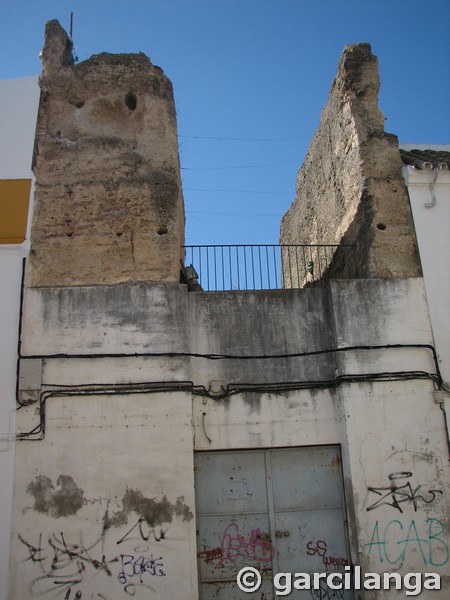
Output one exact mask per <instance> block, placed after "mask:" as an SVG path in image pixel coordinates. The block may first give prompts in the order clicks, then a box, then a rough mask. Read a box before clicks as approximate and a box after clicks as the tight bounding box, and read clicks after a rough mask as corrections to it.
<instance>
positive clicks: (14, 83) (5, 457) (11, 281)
mask: <svg viewBox="0 0 450 600" xmlns="http://www.w3.org/2000/svg"><path fill="white" fill-rule="evenodd" d="M38 98H39V88H38V84H37V77H23V78H20V79H8V80H3V81H0V114H1V115H2V118H1V119H0V140H1V141H2V143H1V144H0V179H34V178H33V173H32V171H31V158H32V152H33V141H34V131H35V126H36V114H37V105H38ZM12 139H13V140H14V144H10V143H9V141H10V140H12ZM5 141H6V142H8V143H5ZM30 202H31V203H32V194H31V198H30ZM30 212H31V211H30ZM27 246H28V240H26V241H25V242H24V243H23V244H14V245H13V244H0V278H1V282H2V293H1V310H0V331H1V335H0V356H1V360H0V381H1V382H2V385H1V389H0V423H1V425H0V480H1V485H0V506H1V507H2V509H1V511H0V599H1V600H6V597H7V594H8V573H9V545H10V531H11V506H12V493H13V469H14V423H15V409H16V402H15V394H16V366H17V343H18V329H19V305H20V283H21V278H22V259H23V257H24V256H25V255H26V253H27Z"/></svg>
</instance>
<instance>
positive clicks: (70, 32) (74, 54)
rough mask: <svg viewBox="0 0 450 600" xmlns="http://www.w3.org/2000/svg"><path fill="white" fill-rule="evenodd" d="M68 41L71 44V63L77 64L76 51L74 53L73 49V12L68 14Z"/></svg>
mask: <svg viewBox="0 0 450 600" xmlns="http://www.w3.org/2000/svg"><path fill="white" fill-rule="evenodd" d="M69 39H70V41H71V42H72V58H73V62H74V63H77V62H78V56H77V54H76V51H75V49H74V47H73V12H71V13H70V26H69Z"/></svg>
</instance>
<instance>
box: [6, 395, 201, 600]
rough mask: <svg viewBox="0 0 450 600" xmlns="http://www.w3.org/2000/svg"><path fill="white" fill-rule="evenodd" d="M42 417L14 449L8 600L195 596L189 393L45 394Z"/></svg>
mask: <svg viewBox="0 0 450 600" xmlns="http://www.w3.org/2000/svg"><path fill="white" fill-rule="evenodd" d="M26 410H27V409H25V411H26ZM30 410H31V412H33V411H34V407H31V409H30ZM46 420H47V430H46V436H45V439H44V440H43V441H40V442H22V443H20V444H18V446H17V461H18V463H19V464H21V465H23V466H22V468H21V469H18V470H17V477H16V497H15V526H14V538H13V554H12V570H11V573H12V582H13V583H12V586H11V595H10V598H11V599H14V600H29V599H30V598H32V597H36V596H38V597H44V598H70V599H71V600H72V599H74V598H78V597H82V598H85V597H86V598H94V597H95V598H103V599H108V600H111V599H113V598H128V597H129V596H133V597H134V598H136V600H139V599H141V600H146V599H148V598H149V597H159V598H167V599H174V600H175V599H177V598H180V597H183V598H186V599H187V598H190V599H192V600H193V599H194V598H196V597H197V580H196V569H197V567H196V546H195V544H196V537H195V514H194V506H195V502H194V481H193V479H194V467H193V444H192V427H191V398H190V395H189V394H184V393H170V394H135V395H124V396H118V395H116V396H112V395H110V396H92V395H91V396H86V397H80V396H72V397H54V398H52V399H51V400H48V401H47V406H46ZM61 476H62V477H61ZM64 476H66V479H65V480H64ZM68 478H70V480H69V479H68ZM39 482H40V488H39V485H38V483H39ZM67 482H68V483H67ZM33 486H34V487H33ZM45 486H46V487H45ZM77 593H78V595H77ZM80 594H81V596H80Z"/></svg>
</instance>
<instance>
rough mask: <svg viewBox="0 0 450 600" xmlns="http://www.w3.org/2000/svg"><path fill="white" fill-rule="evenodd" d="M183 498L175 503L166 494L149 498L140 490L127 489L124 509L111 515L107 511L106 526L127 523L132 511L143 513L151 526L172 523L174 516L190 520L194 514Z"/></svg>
mask: <svg viewBox="0 0 450 600" xmlns="http://www.w3.org/2000/svg"><path fill="white" fill-rule="evenodd" d="M183 500H184V497H183V496H180V497H179V498H177V499H176V502H175V503H173V502H170V501H169V500H168V498H167V496H165V495H164V496H163V497H162V498H161V500H157V499H156V498H147V497H146V496H144V494H143V493H142V492H141V491H140V490H134V489H127V491H126V492H125V494H124V496H123V498H122V510H119V511H116V512H113V513H112V514H111V515H109V512H108V511H106V514H105V516H104V526H105V528H109V527H111V526H113V527H120V526H121V525H126V524H127V523H128V517H129V516H130V514H131V513H132V512H135V513H138V514H139V515H141V516H142V517H143V518H144V519H145V521H146V522H147V523H148V524H149V525H150V527H155V526H157V525H162V524H163V523H171V522H172V520H173V517H174V516H177V517H181V518H182V519H183V521H190V520H191V519H193V517H194V515H193V513H192V511H191V509H190V508H189V506H188V505H187V504H185V503H184V502H183Z"/></svg>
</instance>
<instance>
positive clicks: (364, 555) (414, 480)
mask: <svg viewBox="0 0 450 600" xmlns="http://www.w3.org/2000/svg"><path fill="white" fill-rule="evenodd" d="M361 286H362V282H361V281H353V282H346V283H345V284H344V283H343V282H338V283H336V285H335V286H334V289H333V297H334V303H335V304H336V303H337V301H338V299H341V300H343V299H344V298H345V299H346V300H350V297H353V298H360V299H361V293H358V288H359V287H361ZM364 288H365V293H366V294H367V295H370V296H371V297H372V303H369V302H358V301H356V302H354V303H352V302H350V301H345V302H341V303H340V311H339V318H338V319H336V321H335V322H336V332H337V338H338V340H339V342H340V346H341V347H346V346H351V345H364V344H367V343H368V342H370V340H371V339H372V340H376V342H377V343H387V344H398V343H403V344H432V341H433V339H432V335H431V328H430V323H429V317H428V312H427V306H426V299H425V292H424V287H423V280H422V279H421V278H418V279H407V280H393V281H381V282H380V281H375V280H373V281H367V282H364ZM377 358H378V359H377ZM373 359H375V360H373ZM339 360H340V367H339V368H340V371H342V372H361V371H360V369H364V370H368V371H371V372H383V371H389V372H392V371H396V370H397V369H399V370H402V369H404V370H410V369H413V370H416V369H417V370H423V371H427V372H430V373H433V372H434V371H435V369H434V362H433V358H432V354H431V353H430V352H429V351H428V350H426V349H418V350H415V349H412V350H411V349H406V348H404V349H402V348H393V349H390V350H385V351H379V352H377V353H375V355H374V356H373V357H372V360H373V362H369V363H368V362H367V361H366V360H364V359H363V352H358V353H357V354H353V353H345V352H344V353H342V354H340V355H339ZM340 395H341V402H342V408H343V414H342V417H343V420H342V426H343V427H342V449H343V465H344V477H345V481H346V487H347V490H348V497H349V498H351V499H352V500H351V501H352V506H351V507H350V508H351V511H352V512H353V516H352V521H353V527H355V528H356V531H353V532H351V535H352V534H353V535H352V538H353V545H352V550H353V551H355V550H357V552H356V553H355V554H354V555H353V557H352V558H353V561H354V562H355V563H356V564H359V565H361V567H362V568H363V570H365V571H370V572H378V573H383V572H386V571H394V572H398V573H402V574H406V573H408V572H419V573H425V572H435V573H439V574H440V575H441V577H442V589H441V591H440V592H438V591H433V592H431V591H430V592H424V593H423V594H422V596H421V597H424V598H428V596H427V595H426V594H427V593H428V594H430V596H429V597H430V598H442V599H444V598H447V597H448V589H449V582H450V569H449V565H450V563H449V560H450V543H449V542H450V539H449V535H448V530H449V514H450V506H449V498H450V464H449V446H448V439H447V438H446V432H445V421H444V414H443V412H442V410H441V408H440V404H439V403H437V402H436V399H437V398H438V397H437V395H436V394H435V390H434V385H433V382H431V381H428V380H424V381H420V380H414V381H411V382H408V381H401V382H399V381H389V382H377V383H358V384H353V385H345V386H342V387H341V388H340ZM396 597H397V595H396V593H395V592H394V591H391V592H388V591H386V592H366V596H365V598H366V599H368V600H371V599H377V600H381V599H384V598H386V599H387V598H396Z"/></svg>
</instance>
